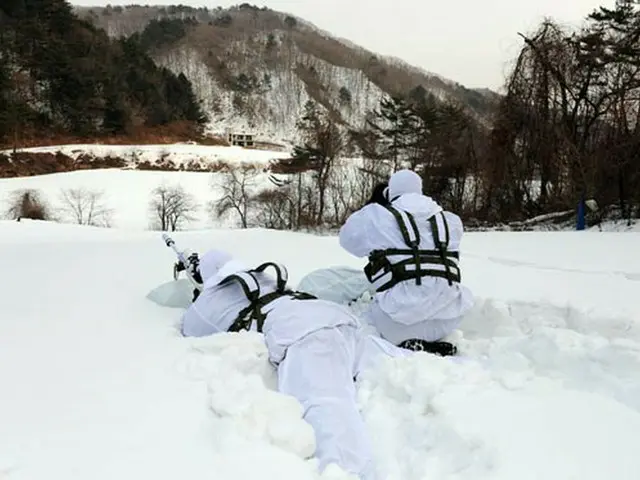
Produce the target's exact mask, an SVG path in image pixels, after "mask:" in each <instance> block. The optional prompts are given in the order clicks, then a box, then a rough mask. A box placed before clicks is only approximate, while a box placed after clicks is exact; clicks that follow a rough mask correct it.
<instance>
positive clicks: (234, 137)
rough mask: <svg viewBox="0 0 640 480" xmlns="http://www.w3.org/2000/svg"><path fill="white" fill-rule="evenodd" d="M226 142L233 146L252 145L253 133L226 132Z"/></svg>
mask: <svg viewBox="0 0 640 480" xmlns="http://www.w3.org/2000/svg"><path fill="white" fill-rule="evenodd" d="M227 142H229V145H233V146H235V147H253V146H254V141H253V135H251V134H250V133H233V132H230V131H228V132H227Z"/></svg>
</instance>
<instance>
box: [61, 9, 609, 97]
mask: <svg viewBox="0 0 640 480" xmlns="http://www.w3.org/2000/svg"><path fill="white" fill-rule="evenodd" d="M71 3H73V4H76V5H86V6H89V5H90V6H104V5H106V3H111V5H126V4H142V5H144V4H150V5H171V4H173V5H175V4H183V5H191V6H195V7H201V6H206V7H208V8H215V7H217V6H221V7H228V6H231V5H238V4H241V3H243V0H232V1H227V0H218V1H216V2H206V1H204V0H156V1H151V2H145V1H144V0H137V1H136V0H107V1H106V2H105V1H100V0H73V1H72V2H71ZM247 3H250V4H253V5H257V6H258V7H262V6H267V7H269V8H271V9H273V10H279V11H283V12H287V13H291V14H293V15H296V16H299V17H301V18H304V19H305V20H307V21H309V22H311V23H313V24H315V25H316V26H317V27H319V28H321V29H323V30H326V31H328V32H330V33H332V34H333V35H336V36H338V37H343V38H346V39H348V40H351V41H352V42H354V43H356V44H359V45H361V46H363V47H365V48H367V49H369V50H372V51H373V52H375V53H380V54H384V55H393V56H396V57H399V58H402V59H403V60H405V61H407V62H409V63H411V64H413V65H416V66H419V67H422V68H424V69H425V70H428V71H431V72H434V73H437V74H440V75H442V76H444V77H447V78H450V79H451V80H455V81H457V82H459V83H461V84H463V85H464V86H466V87H469V88H477V87H489V88H492V89H494V90H500V89H501V86H502V84H503V82H504V77H505V74H506V72H507V71H508V69H509V66H510V64H511V62H512V61H513V60H514V58H515V56H516V55H517V54H518V52H519V49H520V46H521V43H520V40H521V39H520V38H519V37H518V36H517V32H519V31H520V32H522V33H528V32H531V31H532V30H534V29H535V28H536V26H537V25H538V24H539V22H540V21H541V20H542V19H543V18H544V17H545V16H548V17H553V18H555V19H556V20H558V21H560V22H561V23H565V24H577V23H579V22H580V21H581V20H582V19H583V18H584V17H585V16H586V15H588V14H589V13H590V12H591V11H592V10H594V9H595V8H597V7H598V6H600V5H604V6H609V7H611V6H613V5H614V3H615V1H614V0H600V1H598V0H529V1H526V2H525V1H523V0H485V1H474V0H458V1H457V2H456V1H434V0H392V1H389V0H384V1H383V0H268V1H266V2H263V1H249V2H247Z"/></svg>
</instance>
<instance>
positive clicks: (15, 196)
mask: <svg viewBox="0 0 640 480" xmlns="http://www.w3.org/2000/svg"><path fill="white" fill-rule="evenodd" d="M6 216H7V217H8V218H10V219H12V220H18V221H19V220H20V219H21V218H30V219H32V220H51V219H52V218H51V212H50V209H49V207H48V205H47V202H46V200H45V199H44V198H43V196H42V194H41V193H40V192H39V191H38V190H33V189H21V190H14V191H13V192H11V194H10V196H9V208H8V209H7V212H6Z"/></svg>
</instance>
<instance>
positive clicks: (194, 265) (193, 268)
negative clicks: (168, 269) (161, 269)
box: [175, 253, 202, 283]
mask: <svg viewBox="0 0 640 480" xmlns="http://www.w3.org/2000/svg"><path fill="white" fill-rule="evenodd" d="M187 262H188V265H187V266H185V265H184V263H182V262H178V263H176V264H175V271H176V272H182V271H183V270H187V269H188V270H189V273H190V274H191V276H192V277H193V279H194V280H195V281H196V282H198V283H202V275H200V258H199V257H198V254H197V253H192V254H191V255H189V256H188V257H187Z"/></svg>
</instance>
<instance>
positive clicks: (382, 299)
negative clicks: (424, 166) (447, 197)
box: [340, 170, 473, 345]
mask: <svg viewBox="0 0 640 480" xmlns="http://www.w3.org/2000/svg"><path fill="white" fill-rule="evenodd" d="M421 192H422V181H421V179H420V177H419V176H418V175H417V174H415V173H414V172H411V171H409V170H400V171H399V172H396V173H395V174H393V175H392V176H391V178H390V179H389V187H388V189H387V196H388V198H389V199H390V200H391V206H392V207H393V208H394V209H396V210H398V211H400V212H403V211H404V212H409V213H410V214H411V215H413V217H414V219H415V222H416V226H417V227H418V231H419V234H420V242H419V245H418V248H419V249H420V250H435V249H436V245H435V243H434V239H433V235H432V229H431V226H430V223H429V219H430V218H431V217H433V216H434V215H436V217H435V218H436V220H437V222H438V225H439V227H438V229H439V230H440V231H444V230H445V226H444V225H443V219H442V218H441V215H440V213H441V212H442V214H443V215H444V221H446V223H447V225H446V227H447V228H448V232H449V246H448V250H449V251H453V252H456V251H459V248H460V241H461V239H462V234H463V226H462V221H461V220H460V218H459V217H458V216H457V215H455V214H453V213H451V212H446V211H443V209H442V207H440V205H438V204H437V203H436V202H435V201H434V200H433V199H431V198H430V197H427V196H425V195H422V193H421ZM340 245H341V246H342V247H343V248H344V249H345V250H347V251H348V252H349V253H351V254H352V255H355V256H357V257H366V256H368V255H369V254H370V253H371V252H372V251H374V250H385V249H393V248H395V249H407V245H406V243H405V241H404V238H403V235H402V232H401V229H400V227H399V225H398V221H397V219H396V218H395V217H394V215H393V213H392V212H390V211H389V210H388V209H387V208H385V207H384V206H382V205H379V204H377V203H373V204H369V205H366V206H365V207H363V208H361V209H360V210H358V211H357V212H355V213H353V214H352V215H351V216H350V217H349V218H348V219H347V221H346V222H345V224H344V225H343V226H342V228H341V229H340ZM393 257H395V258H394V260H391V258H393ZM393 257H389V258H390V261H391V263H395V262H397V261H400V260H402V259H406V258H409V257H410V256H408V255H395V256H393ZM431 268H436V269H437V268H443V267H441V266H438V265H434V266H432V267H431ZM421 283H422V284H421V285H417V284H416V281H415V280H413V279H412V280H404V281H401V282H399V283H397V284H396V285H394V286H392V287H391V288H389V289H387V290H384V291H381V292H377V293H376V294H375V301H374V302H372V304H371V306H370V308H369V309H368V310H367V311H365V312H364V314H363V319H364V320H365V321H366V322H368V323H369V324H371V325H372V326H373V327H375V328H376V330H377V331H378V332H379V333H380V335H382V337H383V338H385V339H387V340H388V341H390V342H392V343H394V344H396V345H397V344H399V343H400V342H402V341H404V340H407V339H409V338H420V339H423V340H426V341H436V340H440V339H442V338H444V337H446V336H447V335H449V334H450V333H451V332H452V331H453V330H455V329H456V328H457V326H458V325H459V324H460V322H461V320H462V316H463V315H464V314H465V313H466V312H467V311H468V310H469V309H470V308H471V307H472V305H473V296H472V294H471V292H470V291H469V290H468V289H467V288H466V287H464V286H463V285H461V284H460V283H453V284H452V285H450V284H449V282H448V280H447V279H445V278H440V277H432V276H427V277H422V279H421Z"/></svg>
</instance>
